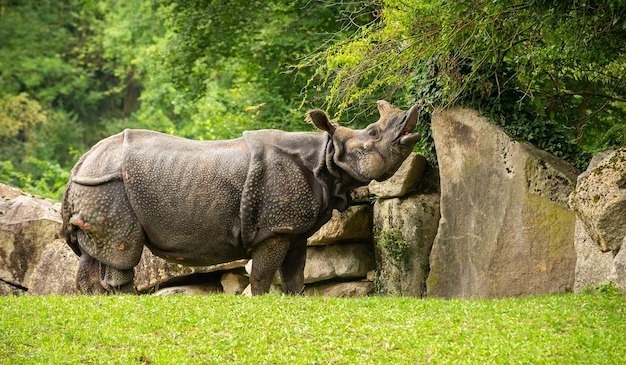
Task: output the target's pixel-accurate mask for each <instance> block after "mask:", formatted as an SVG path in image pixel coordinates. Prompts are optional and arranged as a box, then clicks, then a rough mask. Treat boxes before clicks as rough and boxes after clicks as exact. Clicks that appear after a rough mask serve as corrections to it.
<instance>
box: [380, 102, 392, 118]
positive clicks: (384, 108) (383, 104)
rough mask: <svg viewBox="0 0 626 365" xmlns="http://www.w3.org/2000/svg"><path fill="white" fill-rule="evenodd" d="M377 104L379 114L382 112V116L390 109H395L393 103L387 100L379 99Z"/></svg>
mask: <svg viewBox="0 0 626 365" xmlns="http://www.w3.org/2000/svg"><path fill="white" fill-rule="evenodd" d="M376 106H378V114H380V116H383V115H385V114H387V112H388V111H390V110H391V109H393V105H391V104H390V103H389V102H388V101H386V100H378V101H377V102H376Z"/></svg>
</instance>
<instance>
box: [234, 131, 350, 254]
mask: <svg viewBox="0 0 626 365" xmlns="http://www.w3.org/2000/svg"><path fill="white" fill-rule="evenodd" d="M243 137H244V138H243V139H244V140H245V142H246V144H247V145H248V148H249V151H250V165H249V169H248V173H247V178H246V182H245V184H244V188H243V191H242V199H241V209H240V218H241V227H242V230H241V238H242V242H243V244H244V246H247V247H252V246H254V245H255V244H256V243H258V242H260V241H263V240H264V239H267V238H268V237H270V236H272V235H275V234H284V233H290V234H296V235H302V236H307V235H309V234H312V233H313V232H315V231H316V230H317V229H319V227H321V225H323V224H324V223H326V222H327V221H328V219H330V217H331V215H332V211H333V209H338V210H340V211H343V210H345V209H346V208H347V205H348V189H349V188H350V185H351V182H352V180H350V179H347V178H346V174H345V172H344V171H343V170H341V169H339V168H338V167H337V166H336V165H335V164H334V162H333V154H334V152H335V151H334V147H333V144H332V143H331V139H330V136H328V135H327V134H326V133H304V132H282V131H276V130H263V131H254V132H245V133H244V136H243Z"/></svg>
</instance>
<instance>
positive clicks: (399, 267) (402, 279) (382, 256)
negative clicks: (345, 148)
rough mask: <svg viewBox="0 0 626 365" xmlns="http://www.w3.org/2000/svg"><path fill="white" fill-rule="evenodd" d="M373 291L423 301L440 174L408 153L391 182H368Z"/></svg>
mask: <svg viewBox="0 0 626 365" xmlns="http://www.w3.org/2000/svg"><path fill="white" fill-rule="evenodd" d="M369 187H370V192H371V193H372V194H374V195H376V196H378V199H377V201H376V203H375V204H374V237H375V238H374V247H375V252H376V267H377V271H376V283H377V291H378V292H379V293H381V294H385V295H397V296H416V297H422V296H424V295H425V293H426V278H427V276H428V271H429V265H428V260H429V256H430V250H431V247H432V244H433V241H434V239H435V236H436V234H437V228H438V226H439V217H440V213H439V199H440V197H439V172H438V171H437V169H436V168H433V167H431V166H428V164H427V162H426V159H424V157H423V156H421V155H418V154H415V153H413V154H411V155H410V156H409V157H408V158H407V159H406V161H405V162H404V163H403V164H402V166H400V168H399V169H398V171H397V172H396V173H395V174H394V176H392V177H391V178H390V179H388V180H386V181H384V182H372V183H371V184H370V185H369Z"/></svg>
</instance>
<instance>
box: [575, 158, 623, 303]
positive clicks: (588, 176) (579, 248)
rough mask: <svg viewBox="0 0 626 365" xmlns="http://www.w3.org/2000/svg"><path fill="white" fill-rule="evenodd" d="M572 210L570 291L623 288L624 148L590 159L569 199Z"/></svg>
mask: <svg viewBox="0 0 626 365" xmlns="http://www.w3.org/2000/svg"><path fill="white" fill-rule="evenodd" d="M570 206H571V207H572V208H573V209H574V210H575V211H576V216H577V218H578V219H577V222H576V241H575V246H576V254H577V262H576V278H575V285H574V290H576V291H579V290H581V289H583V288H585V287H587V286H595V285H598V284H602V283H607V282H614V283H616V284H617V285H618V286H620V287H626V149H619V150H611V151H606V152H603V153H599V154H598V155H596V156H594V158H593V159H592V160H591V163H590V164H589V167H588V168H587V170H586V171H585V172H584V173H582V174H581V175H580V176H578V184H577V186H576V190H575V192H574V193H572V194H571V196H570Z"/></svg>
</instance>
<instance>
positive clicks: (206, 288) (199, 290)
mask: <svg viewBox="0 0 626 365" xmlns="http://www.w3.org/2000/svg"><path fill="white" fill-rule="evenodd" d="M220 292H221V290H220V288H219V286H217V285H213V284H198V285H181V286H170V287H168V288H163V289H159V290H157V291H156V292H155V293H154V295H205V294H216V293H220Z"/></svg>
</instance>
